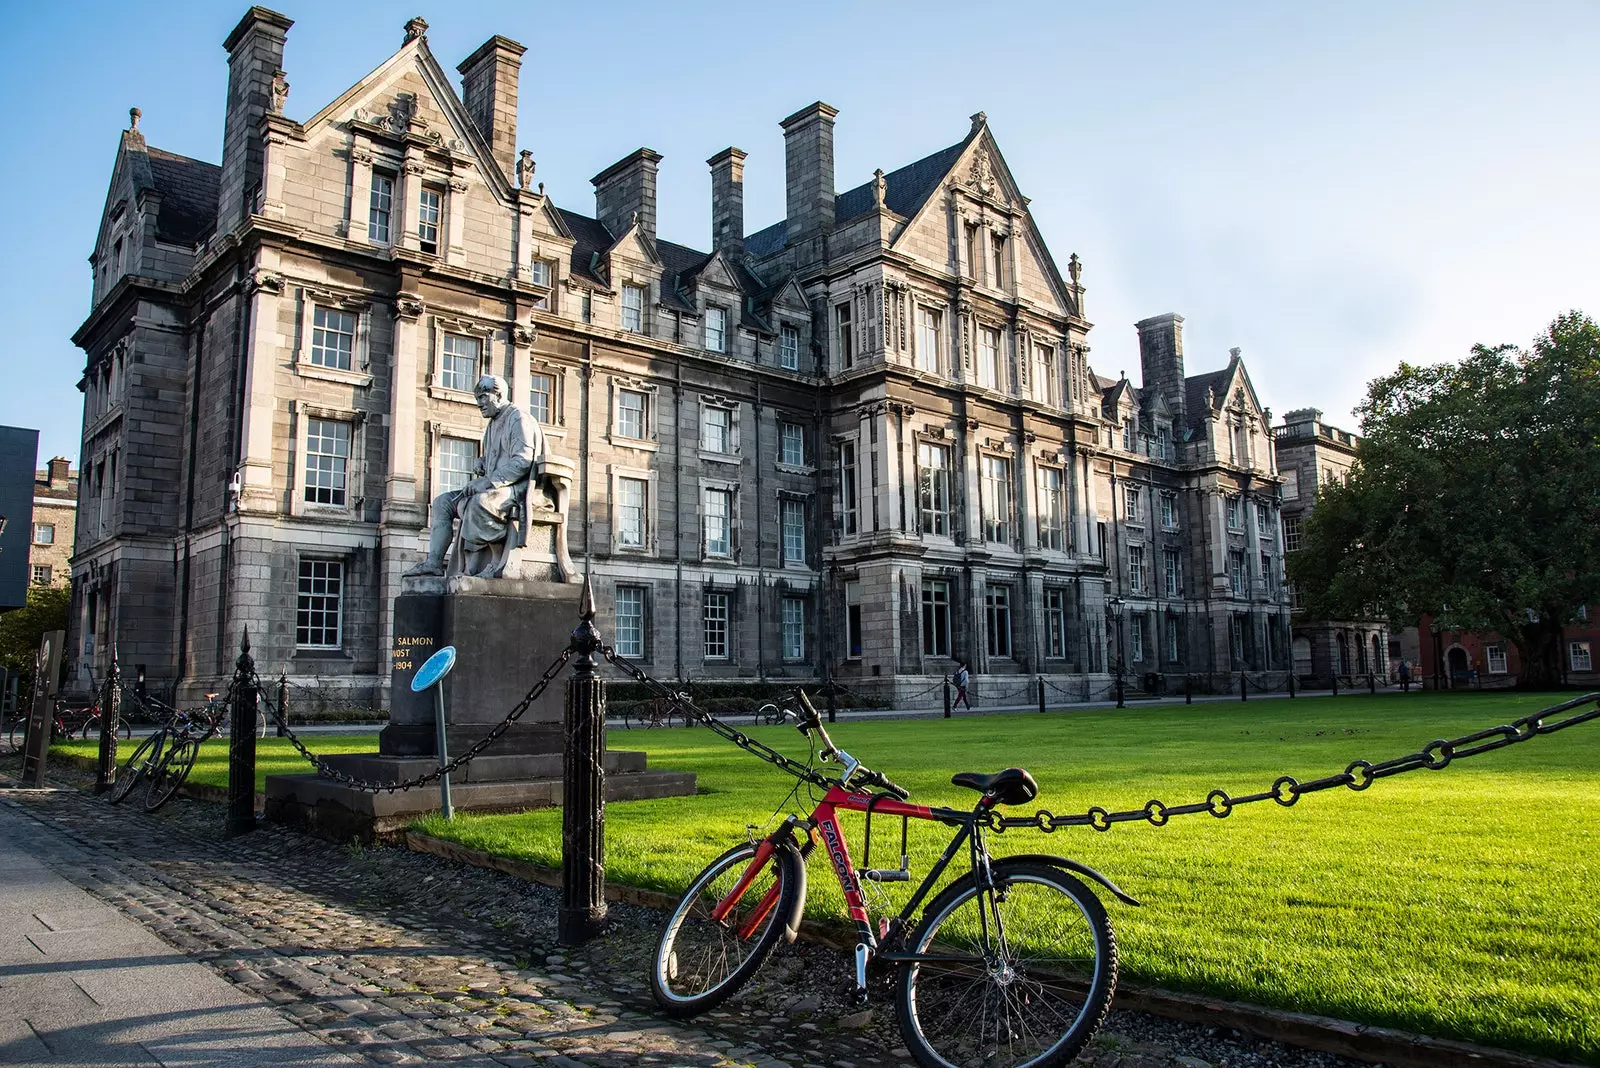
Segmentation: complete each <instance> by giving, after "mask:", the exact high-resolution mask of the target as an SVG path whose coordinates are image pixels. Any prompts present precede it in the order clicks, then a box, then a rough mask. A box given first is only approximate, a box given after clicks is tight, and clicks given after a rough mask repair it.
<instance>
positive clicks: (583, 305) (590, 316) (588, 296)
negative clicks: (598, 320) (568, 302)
mask: <svg viewBox="0 0 1600 1068" xmlns="http://www.w3.org/2000/svg"><path fill="white" fill-rule="evenodd" d="M578 318H579V319H580V320H582V321H583V322H586V323H592V322H594V294H593V293H591V292H589V291H588V290H587V289H585V290H584V291H583V295H582V296H580V297H579V298H578Z"/></svg>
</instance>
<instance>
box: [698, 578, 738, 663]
mask: <svg viewBox="0 0 1600 1068" xmlns="http://www.w3.org/2000/svg"><path fill="white" fill-rule="evenodd" d="M714 628H715V630H716V631H719V632H720V637H721V641H720V643H717V644H714V643H713V641H712V635H713V632H714ZM700 630H701V636H702V639H703V647H702V651H703V652H704V653H705V659H707V660H729V659H732V658H731V657H730V656H729V651H730V647H731V645H732V641H733V605H732V599H731V597H730V596H729V595H728V594H726V593H723V592H721V591H714V590H707V591H706V592H705V594H704V595H703V596H702V597H701V601H700ZM719 645H720V648H721V652H714V651H713V650H714V649H716V648H718V646H719Z"/></svg>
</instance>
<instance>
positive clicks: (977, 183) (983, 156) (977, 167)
mask: <svg viewBox="0 0 1600 1068" xmlns="http://www.w3.org/2000/svg"><path fill="white" fill-rule="evenodd" d="M972 184H973V186H974V187H975V188H976V189H977V190H978V192H979V193H981V194H983V195H984V196H986V197H987V196H993V195H994V190H995V182H994V164H993V163H991V162H990V161H989V150H988V149H986V148H980V149H979V150H978V154H977V155H975V156H973V157H972Z"/></svg>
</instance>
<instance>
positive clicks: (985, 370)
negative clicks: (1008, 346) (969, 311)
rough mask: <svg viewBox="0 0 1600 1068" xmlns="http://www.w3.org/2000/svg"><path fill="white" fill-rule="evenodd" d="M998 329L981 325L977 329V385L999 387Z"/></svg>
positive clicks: (987, 387)
mask: <svg viewBox="0 0 1600 1068" xmlns="http://www.w3.org/2000/svg"><path fill="white" fill-rule="evenodd" d="M1000 381H1001V375H1000V331H998V330H991V329H989V328H988V327H983V328H982V329H980V330H979V331H978V385H980V386H983V387H984V388H986V389H999V388H1000Z"/></svg>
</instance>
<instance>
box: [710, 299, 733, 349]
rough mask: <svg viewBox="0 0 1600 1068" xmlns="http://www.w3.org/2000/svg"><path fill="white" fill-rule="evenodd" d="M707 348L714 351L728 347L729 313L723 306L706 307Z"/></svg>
mask: <svg viewBox="0 0 1600 1068" xmlns="http://www.w3.org/2000/svg"><path fill="white" fill-rule="evenodd" d="M706 348H708V349H710V350H711V351H712V352H726V351H727V349H728V313H727V312H725V311H723V310H722V309H721V308H708V309H706Z"/></svg>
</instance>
